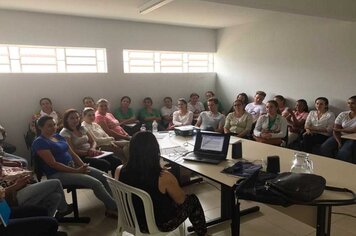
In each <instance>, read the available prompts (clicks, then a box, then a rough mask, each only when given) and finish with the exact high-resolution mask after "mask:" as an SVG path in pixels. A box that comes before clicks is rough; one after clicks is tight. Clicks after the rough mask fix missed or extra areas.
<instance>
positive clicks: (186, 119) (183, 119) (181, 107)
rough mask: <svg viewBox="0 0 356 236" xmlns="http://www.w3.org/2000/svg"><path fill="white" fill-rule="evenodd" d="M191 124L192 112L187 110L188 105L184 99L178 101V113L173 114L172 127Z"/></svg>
mask: <svg viewBox="0 0 356 236" xmlns="http://www.w3.org/2000/svg"><path fill="white" fill-rule="evenodd" d="M192 122H193V112H192V111H189V110H188V103H187V101H186V100H185V99H184V98H179V99H178V111H175V112H174V113H173V126H171V128H174V127H178V126H184V125H191V124H192Z"/></svg>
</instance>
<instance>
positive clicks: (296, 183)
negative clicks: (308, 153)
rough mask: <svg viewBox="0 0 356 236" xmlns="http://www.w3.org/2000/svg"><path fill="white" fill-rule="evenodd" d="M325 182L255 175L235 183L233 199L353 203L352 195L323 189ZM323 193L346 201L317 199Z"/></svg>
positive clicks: (305, 176) (308, 176)
mask: <svg viewBox="0 0 356 236" xmlns="http://www.w3.org/2000/svg"><path fill="white" fill-rule="evenodd" d="M325 184H326V180H325V179H324V178H323V177H322V176H319V175H315V174H305V173H292V172H284V173H280V174H272V173H268V172H264V171H256V172H255V173H253V174H252V175H251V176H250V177H248V178H245V179H240V180H238V181H237V183H236V191H235V192H236V196H237V197H238V198H239V199H244V200H252V201H257V202H262V203H267V204H273V205H282V206H285V207H287V206H290V205H292V204H304V205H321V204H324V205H346V204H354V203H356V194H355V193H354V192H353V191H351V190H349V189H346V188H338V187H331V186H326V185H325ZM324 190H329V191H336V192H347V193H349V194H350V195H351V198H349V199H321V200H317V198H318V197H319V196H320V195H321V194H322V193H323V192H324Z"/></svg>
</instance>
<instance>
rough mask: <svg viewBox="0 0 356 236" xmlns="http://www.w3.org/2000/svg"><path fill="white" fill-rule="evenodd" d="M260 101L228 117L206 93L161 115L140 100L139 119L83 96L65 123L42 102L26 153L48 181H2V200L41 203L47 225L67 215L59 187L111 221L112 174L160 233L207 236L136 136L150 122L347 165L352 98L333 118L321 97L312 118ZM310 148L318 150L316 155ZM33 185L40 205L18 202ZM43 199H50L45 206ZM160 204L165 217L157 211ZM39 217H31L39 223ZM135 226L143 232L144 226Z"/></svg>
mask: <svg viewBox="0 0 356 236" xmlns="http://www.w3.org/2000/svg"><path fill="white" fill-rule="evenodd" d="M265 97H266V94H265V93H264V92H263V91H257V92H256V94H255V96H254V101H253V102H250V103H249V102H248V96H247V95H246V94H244V93H242V94H239V95H238V96H237V97H236V100H235V101H234V102H233V106H232V107H231V110H230V111H229V112H227V114H226V113H225V110H224V108H223V106H222V104H221V101H219V100H218V99H217V98H216V97H215V95H214V93H213V92H212V91H208V92H207V93H206V98H207V101H206V102H205V103H202V102H200V101H199V95H198V94H196V93H192V94H191V96H190V100H189V101H187V100H185V99H184V98H180V99H178V101H177V106H174V105H173V101H172V98H170V97H165V98H164V107H162V108H161V111H159V110H158V109H155V108H153V101H152V99H151V98H149V97H146V98H145V99H144V101H143V108H142V109H140V110H139V111H138V112H137V113H134V112H133V110H132V108H130V107H129V106H130V104H131V99H130V97H128V96H124V97H122V99H121V103H120V107H119V108H117V109H115V110H113V113H111V111H110V109H109V102H108V100H106V99H99V100H98V101H97V102H94V99H93V98H91V97H85V98H84V99H83V105H84V109H83V110H82V111H80V112H79V111H77V110H75V109H68V110H66V111H65V112H64V115H63V117H62V116H61V115H60V113H58V112H56V111H55V110H54V109H53V105H52V102H51V100H50V99H48V98H43V99H41V100H40V105H41V111H40V112H39V113H38V114H36V115H34V116H33V122H32V125H31V128H32V129H33V130H34V132H36V135H37V138H36V139H35V140H34V142H33V144H32V153H33V155H35V156H36V157H37V158H39V160H40V163H41V170H42V171H43V173H44V174H45V175H46V176H47V180H46V181H42V182H41V183H33V184H31V185H29V184H28V182H29V181H28V180H29V179H28V178H29V177H26V178H25V177H23V178H20V179H18V180H16V181H15V182H12V183H7V182H6V181H2V182H1V185H2V186H3V187H4V189H5V196H6V199H9V196H12V195H13V194H11V192H17V198H18V199H16V200H17V202H18V203H17V205H18V206H20V207H26V204H23V203H24V202H26V203H28V205H27V206H29V207H37V205H38V204H40V207H44V208H45V209H47V212H48V214H47V215H46V217H47V218H46V219H47V220H49V219H48V217H50V219H52V218H51V217H53V215H54V214H55V212H59V215H64V214H68V213H70V212H71V207H70V206H68V204H67V203H66V202H65V199H64V196H63V189H62V186H61V185H62V184H63V185H67V184H76V185H80V186H84V187H87V188H90V189H92V190H93V192H94V194H95V196H96V197H97V198H98V199H100V200H101V201H102V202H103V204H104V205H105V207H106V215H107V216H115V214H116V212H117V206H116V203H115V201H114V200H113V198H112V196H111V190H110V188H109V186H108V184H107V182H106V179H105V178H104V177H103V173H104V172H109V171H111V174H114V173H116V174H115V177H116V178H117V179H119V180H120V181H122V182H125V183H127V184H130V185H132V186H134V187H138V188H141V189H143V190H145V191H147V192H148V193H149V194H150V195H151V197H152V200H153V204H154V207H155V216H156V221H157V225H158V227H159V228H160V229H161V230H162V231H170V230H172V229H174V228H176V227H178V226H179V225H180V223H181V222H183V221H184V220H185V219H186V218H187V217H189V218H190V220H191V221H192V224H193V227H194V228H195V230H196V232H197V234H198V235H206V232H207V231H206V224H205V218H204V212H203V210H202V208H201V205H200V203H199V200H198V199H197V197H196V196H195V195H185V194H184V192H183V190H182V189H181V188H180V186H179V184H178V181H177V179H176V178H175V177H174V176H173V175H172V174H171V173H170V172H169V171H167V170H166V169H164V168H162V167H161V166H160V162H159V158H160V155H159V146H158V143H157V140H156V138H155V136H154V135H153V134H152V133H151V132H138V131H139V130H140V127H142V126H145V128H147V129H152V123H153V121H156V122H158V123H159V130H170V129H174V128H175V127H178V126H184V125H192V124H193V125H195V126H196V127H197V128H200V129H204V130H210V131H215V132H221V133H228V134H231V135H235V136H238V137H242V138H251V139H254V140H255V141H257V142H263V143H267V144H272V145H281V144H282V143H283V142H287V143H286V145H290V144H293V143H295V142H296V141H297V142H298V143H300V149H301V150H303V151H306V152H310V153H314V152H315V153H318V154H319V153H321V154H323V155H325V156H328V157H333V158H338V159H340V160H344V161H349V162H353V159H352V155H354V153H353V152H354V149H355V145H356V144H355V141H352V140H346V139H342V138H341V135H342V134H348V133H355V132H356V96H352V97H350V98H349V99H348V107H349V110H348V111H345V112H341V113H340V114H339V115H338V116H337V117H336V119H335V115H334V114H333V113H332V112H330V111H329V110H328V105H329V104H328V99H327V98H325V97H318V98H317V99H315V110H312V111H310V112H309V110H308V105H307V102H306V101H305V100H304V99H300V100H297V101H296V105H295V107H294V109H293V108H289V107H286V101H285V99H284V97H283V96H281V95H278V96H275V97H274V99H273V100H269V101H267V103H266V104H264V103H263V100H264V98H265ZM225 115H226V116H225ZM287 134H288V135H287ZM286 137H288V138H287V139H286ZM316 147H319V148H318V150H316ZM101 150H106V151H111V152H113V153H114V155H109V156H106V157H104V158H101V159H96V158H94V157H95V156H97V155H99V154H102V152H101ZM89 165H90V166H89ZM1 180H3V179H1ZM58 180H59V181H58ZM40 185H48V186H46V187H43V186H40ZM33 186H35V187H36V188H38V189H42V188H46V189H47V191H45V192H43V193H42V194H43V195H45V196H44V197H43V198H44V200H42V198H38V199H37V200H38V201H37V202H36V201H30V200H23V199H32V198H33V197H32V195H31V194H32V193H36V191H37V190H32V189H30V187H31V188H33V189H35V187H33ZM37 186H38V187H37ZM50 186H52V187H50ZM25 189H29V191H25ZM22 192H23V194H22ZM30 193H31V194H30ZM22 195H24V196H25V197H22ZM47 195H50V196H52V195H53V196H55V197H53V199H52V198H51V199H50V200H46V198H47V197H48V196H47ZM11 198H12V197H10V199H11ZM48 198H49V197H48ZM9 201H10V200H9ZM48 202H51V204H48ZM53 202H55V203H53ZM37 203H38V204H37ZM162 204H163V205H164V209H166V211H162V210H160V209H162V208H161V207H162ZM14 212H16V211H14ZM35 212H36V211H35ZM41 214H42V213H41ZM41 214H37V215H35V216H36V217H42V216H43V214H42V215H41ZM14 220H15V219H14ZM54 222H55V221H54ZM139 223H140V227H141V229H142V230H143V231H144V230H145V224H144V221H142V222H139ZM49 225H50V224H49ZM15 228H16V229H17V230H18V228H17V227H15ZM57 228H58V224H57V225H56V224H54V225H53V227H52V226H51V229H47V228H46V230H48V232H49V230H52V231H53V232H55V231H56V230H57ZM1 230H3V231H1ZM7 230H8V231H9V230H11V228H7ZM52 231H51V232H52ZM0 232H6V230H5V231H4V227H1V226H0ZM9 232H10V231H9ZM11 232H12V231H11ZM5 235H6V234H5ZM18 235H21V234H18ZM33 235H40V234H33ZM48 235H53V233H48Z"/></svg>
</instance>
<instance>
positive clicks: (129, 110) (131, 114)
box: [114, 107, 134, 120]
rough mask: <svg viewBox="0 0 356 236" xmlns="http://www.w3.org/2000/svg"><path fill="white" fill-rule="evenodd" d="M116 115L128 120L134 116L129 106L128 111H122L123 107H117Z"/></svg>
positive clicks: (117, 117) (118, 117) (120, 118)
mask: <svg viewBox="0 0 356 236" xmlns="http://www.w3.org/2000/svg"><path fill="white" fill-rule="evenodd" d="M114 116H115V118H116V119H118V120H127V119H130V118H132V117H134V113H133V110H132V109H131V108H130V107H129V108H128V110H127V112H126V113H123V112H122V111H121V107H119V108H117V109H116V110H115V112H114Z"/></svg>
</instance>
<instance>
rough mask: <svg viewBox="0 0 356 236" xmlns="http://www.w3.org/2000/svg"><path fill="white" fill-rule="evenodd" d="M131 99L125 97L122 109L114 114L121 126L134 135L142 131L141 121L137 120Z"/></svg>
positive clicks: (121, 105) (121, 104)
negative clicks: (131, 105)
mask: <svg viewBox="0 0 356 236" xmlns="http://www.w3.org/2000/svg"><path fill="white" fill-rule="evenodd" d="M130 104H131V98H130V97H129V96H123V97H122V98H121V101H120V107H119V108H117V109H116V110H115V112H114V116H115V118H116V119H117V120H118V121H119V122H120V125H121V126H122V128H124V130H125V131H126V132H127V133H128V134H129V135H133V134H134V133H136V132H137V131H139V130H140V121H138V120H137V119H136V116H135V114H134V112H133V110H132V108H131V107H129V106H130Z"/></svg>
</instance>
